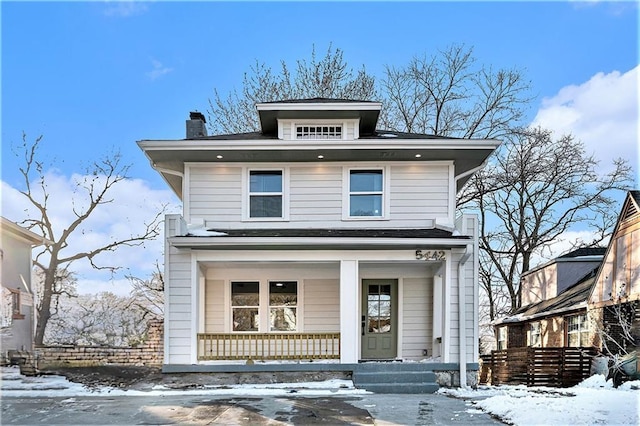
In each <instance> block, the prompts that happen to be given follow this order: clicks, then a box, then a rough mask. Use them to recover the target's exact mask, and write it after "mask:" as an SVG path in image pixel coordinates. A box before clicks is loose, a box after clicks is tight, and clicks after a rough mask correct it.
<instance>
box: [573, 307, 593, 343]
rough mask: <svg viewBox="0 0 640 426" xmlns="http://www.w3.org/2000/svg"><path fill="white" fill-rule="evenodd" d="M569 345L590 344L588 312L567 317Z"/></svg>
mask: <svg viewBox="0 0 640 426" xmlns="http://www.w3.org/2000/svg"><path fill="white" fill-rule="evenodd" d="M567 346H571V347H579V346H583V347H585V346H590V342H589V323H588V321H587V314H579V315H572V316H570V317H567Z"/></svg>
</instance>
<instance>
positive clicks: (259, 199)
mask: <svg viewBox="0 0 640 426" xmlns="http://www.w3.org/2000/svg"><path fill="white" fill-rule="evenodd" d="M283 186H284V185H283V173H282V170H250V171H249V217H250V218H282V217H283V210H284V209H283V200H284V192H283Z"/></svg>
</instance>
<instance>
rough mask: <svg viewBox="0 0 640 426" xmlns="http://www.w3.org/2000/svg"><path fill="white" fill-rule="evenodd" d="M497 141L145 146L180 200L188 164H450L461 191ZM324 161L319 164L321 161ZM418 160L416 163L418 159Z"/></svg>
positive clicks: (242, 142)
mask: <svg viewBox="0 0 640 426" xmlns="http://www.w3.org/2000/svg"><path fill="white" fill-rule="evenodd" d="M499 144H500V142H499V141H497V140H493V139H487V140H473V139H471V140H469V139H401V138H393V139H391V138H390V139H367V140H366V141H359V140H356V141H346V142H345V141H335V140H327V141H312V142H310V143H300V142H299V141H283V140H277V139H276V140H232V141H230V140H224V139H216V140H207V139H204V140H203V139H200V140H143V141H138V146H140V148H141V149H142V150H143V151H144V153H145V155H146V156H147V158H148V159H149V161H150V163H151V165H152V167H153V168H154V169H156V170H157V171H158V172H159V173H160V174H161V175H162V177H163V178H164V179H165V181H166V182H167V183H168V184H169V186H170V187H171V188H172V189H173V191H174V192H175V193H176V194H177V195H178V197H179V198H181V199H182V176H183V173H184V163H188V162H211V163H223V164H224V163H260V162H286V163H303V162H309V163H311V162H313V163H318V162H320V161H322V162H323V163H327V162H334V161H335V162H352V161H358V162H362V161H387V162H388V161H414V162H415V161H420V162H428V161H452V162H453V164H454V167H455V175H456V176H457V177H458V176H460V178H459V179H458V181H457V186H458V188H457V189H458V190H460V189H461V188H462V186H463V185H464V183H465V182H466V181H467V180H468V179H469V178H470V177H471V174H468V175H465V174H466V173H469V172H471V171H473V170H475V169H476V168H478V167H480V166H482V165H483V164H484V162H485V161H486V160H487V158H488V157H489V156H490V155H491V153H492V152H493V151H494V150H495V149H496V148H497V147H498V145H499ZM319 155H322V156H323V159H322V160H319V159H318V156H319ZM418 155H419V156H420V157H419V158H417V156H418Z"/></svg>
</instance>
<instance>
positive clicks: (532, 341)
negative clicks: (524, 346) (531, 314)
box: [529, 322, 542, 348]
mask: <svg viewBox="0 0 640 426" xmlns="http://www.w3.org/2000/svg"><path fill="white" fill-rule="evenodd" d="M529 346H532V347H538V348H539V347H541V346H542V325H541V324H540V322H532V323H531V324H530V325H529Z"/></svg>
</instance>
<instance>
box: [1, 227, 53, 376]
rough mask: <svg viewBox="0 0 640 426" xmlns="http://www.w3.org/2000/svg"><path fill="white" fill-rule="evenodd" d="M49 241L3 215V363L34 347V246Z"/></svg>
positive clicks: (30, 350)
mask: <svg viewBox="0 0 640 426" xmlns="http://www.w3.org/2000/svg"><path fill="white" fill-rule="evenodd" d="M46 243H47V240H46V239H45V238H43V237H42V236H40V235H37V234H35V233H33V232H31V231H29V230H28V229H25V228H23V227H21V226H19V225H17V224H15V223H13V222H11V221H10V220H7V219H5V218H4V217H0V277H1V279H2V281H1V284H2V288H1V289H2V300H1V302H0V323H1V329H0V330H1V331H0V337H1V340H0V343H1V345H2V346H1V348H2V351H1V354H0V358H1V361H2V362H3V363H4V362H6V361H7V360H10V358H11V356H12V354H13V353H15V352H32V351H33V336H34V328H35V306H34V290H33V287H32V285H31V272H32V266H33V261H32V249H33V247H36V246H39V245H42V244H46Z"/></svg>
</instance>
